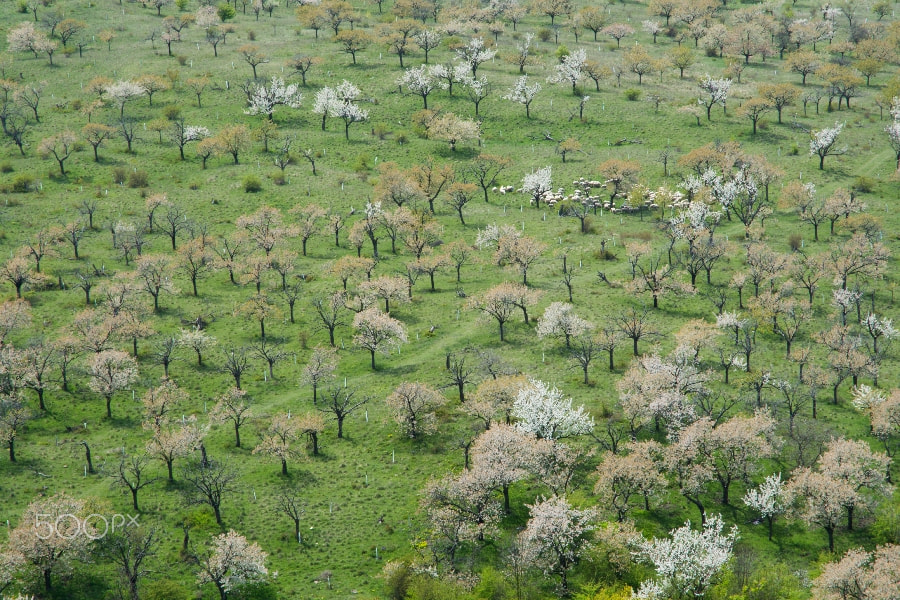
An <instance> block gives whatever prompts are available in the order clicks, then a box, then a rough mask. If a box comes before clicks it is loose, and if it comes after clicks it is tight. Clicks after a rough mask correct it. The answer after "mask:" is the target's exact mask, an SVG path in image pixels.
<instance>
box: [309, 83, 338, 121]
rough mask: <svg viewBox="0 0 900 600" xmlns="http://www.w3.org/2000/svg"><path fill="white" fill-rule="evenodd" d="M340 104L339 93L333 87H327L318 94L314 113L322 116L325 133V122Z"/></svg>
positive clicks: (314, 102) (314, 104)
mask: <svg viewBox="0 0 900 600" xmlns="http://www.w3.org/2000/svg"><path fill="white" fill-rule="evenodd" d="M338 102H339V101H338V97H337V92H336V91H335V89H334V88H332V87H328V86H325V87H323V88H322V89H320V90H319V91H318V92H316V97H315V100H314V101H313V112H314V113H316V114H317V115H322V131H325V121H326V119H328V117H329V116H331V115H332V114H333V113H334V111H335V108H336V107H337V103H338Z"/></svg>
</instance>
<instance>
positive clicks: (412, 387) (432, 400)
mask: <svg viewBox="0 0 900 600" xmlns="http://www.w3.org/2000/svg"><path fill="white" fill-rule="evenodd" d="M386 402H387V405H388V408H390V409H391V413H392V414H393V417H394V420H395V421H396V422H397V424H398V425H400V429H401V430H402V431H403V434H404V435H406V436H407V437H409V438H411V439H416V438H418V437H419V436H421V435H427V434H430V433H434V432H435V431H436V430H437V423H436V421H437V417H436V415H435V414H434V411H435V410H437V409H438V408H439V407H440V406H441V405H443V404H446V402H447V399H446V398H445V397H444V396H443V394H441V393H440V392H439V391H437V390H435V389H434V388H432V387H431V386H428V385H425V384H424V383H419V382H418V381H417V382H409V381H404V382H403V383H401V384H400V385H398V386H397V387H396V388H395V389H394V391H393V393H392V394H391V395H390V396H388V397H387V399H386Z"/></svg>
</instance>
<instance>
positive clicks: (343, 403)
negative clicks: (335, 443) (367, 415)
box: [319, 386, 371, 438]
mask: <svg viewBox="0 0 900 600" xmlns="http://www.w3.org/2000/svg"><path fill="white" fill-rule="evenodd" d="M356 394H357V390H355V389H353V388H346V387H338V386H333V387H331V388H330V389H328V390H327V391H326V393H325V401H324V403H323V404H322V406H321V407H320V408H319V410H320V411H322V412H323V413H331V414H332V415H333V418H334V420H335V421H337V426H338V433H337V436H338V438H343V437H344V420H345V419H346V418H347V417H348V416H350V415H351V414H352V413H354V412H355V411H357V410H359V409H360V408H362V407H363V406H365V405H366V404H367V403H368V402H369V400H370V399H371V398H370V397H369V396H363V397H362V398H357V397H356Z"/></svg>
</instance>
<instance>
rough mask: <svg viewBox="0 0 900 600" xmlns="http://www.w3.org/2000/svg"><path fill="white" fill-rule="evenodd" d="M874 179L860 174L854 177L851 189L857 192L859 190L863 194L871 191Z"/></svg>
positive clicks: (873, 186)
mask: <svg viewBox="0 0 900 600" xmlns="http://www.w3.org/2000/svg"><path fill="white" fill-rule="evenodd" d="M875 185H876V183H875V180H874V179H872V178H871V177H866V176H865V175H860V176H859V177H857V178H856V181H855V182H853V189H854V190H856V191H857V192H861V193H863V194H868V193H871V192H872V191H873V190H874V189H875Z"/></svg>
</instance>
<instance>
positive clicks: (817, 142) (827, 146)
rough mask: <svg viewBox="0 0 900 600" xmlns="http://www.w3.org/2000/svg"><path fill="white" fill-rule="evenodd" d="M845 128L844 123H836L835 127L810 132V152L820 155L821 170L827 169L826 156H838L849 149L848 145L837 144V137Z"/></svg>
mask: <svg viewBox="0 0 900 600" xmlns="http://www.w3.org/2000/svg"><path fill="white" fill-rule="evenodd" d="M843 129H844V124H843V123H835V124H834V127H826V128H824V129H820V130H818V131H813V132H811V133H810V140H809V153H810V155H813V154H816V155H818V157H819V170H824V169H825V157H826V156H838V155H841V154H844V153H845V152H846V151H847V147H846V146H837V145H836V144H837V138H838V135H840V133H841V131H842V130H843Z"/></svg>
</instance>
